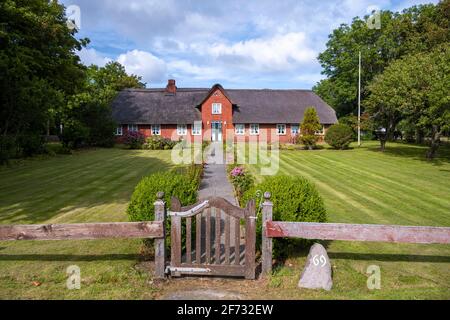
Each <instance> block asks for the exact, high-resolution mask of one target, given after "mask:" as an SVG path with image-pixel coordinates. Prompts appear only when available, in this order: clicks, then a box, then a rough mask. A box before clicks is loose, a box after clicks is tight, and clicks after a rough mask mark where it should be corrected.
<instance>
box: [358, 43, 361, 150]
mask: <svg viewBox="0 0 450 320" xmlns="http://www.w3.org/2000/svg"><path fill="white" fill-rule="evenodd" d="M360 146H361V51H360V52H359V69H358V147H360Z"/></svg>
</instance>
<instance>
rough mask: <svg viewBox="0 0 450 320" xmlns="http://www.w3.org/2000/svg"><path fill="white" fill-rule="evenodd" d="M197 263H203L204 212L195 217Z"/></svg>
mask: <svg viewBox="0 0 450 320" xmlns="http://www.w3.org/2000/svg"><path fill="white" fill-rule="evenodd" d="M195 219H196V220H195V263H197V264H200V263H202V261H201V259H202V214H201V213H200V214H198V215H197V216H196V217H195Z"/></svg>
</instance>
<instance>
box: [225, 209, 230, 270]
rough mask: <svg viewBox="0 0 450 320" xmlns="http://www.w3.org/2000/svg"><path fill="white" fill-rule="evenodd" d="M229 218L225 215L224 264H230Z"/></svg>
mask: <svg viewBox="0 0 450 320" xmlns="http://www.w3.org/2000/svg"><path fill="white" fill-rule="evenodd" d="M230 237H231V235H230V216H229V215H228V214H226V213H225V264H230Z"/></svg>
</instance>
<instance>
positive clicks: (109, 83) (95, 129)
mask: <svg viewBox="0 0 450 320" xmlns="http://www.w3.org/2000/svg"><path fill="white" fill-rule="evenodd" d="M140 80H141V78H140V77H137V76H135V75H131V76H130V75H128V74H127V73H126V72H125V68H124V67H123V66H122V65H121V64H119V63H118V62H110V63H108V64H106V65H105V66H104V67H102V68H99V67H97V66H95V65H92V66H90V67H89V68H88V69H87V71H86V78H85V81H84V86H83V88H82V91H81V92H80V93H77V94H75V95H72V96H71V97H70V98H69V101H68V104H67V106H66V107H65V108H64V110H63V111H62V114H61V117H62V121H63V123H64V125H65V126H67V123H69V124H70V123H71V122H74V121H75V122H77V123H79V125H80V126H83V127H85V128H86V129H88V130H87V131H83V132H79V133H83V134H82V135H78V136H77V135H74V131H72V132H70V133H69V135H66V134H65V133H63V135H65V136H66V137H63V139H64V141H66V144H71V145H78V146H79V145H89V146H100V147H112V146H113V145H114V142H115V137H114V129H115V127H116V124H115V123H114V121H113V119H112V114H111V108H110V104H111V102H112V100H113V99H114V98H115V96H116V95H117V93H118V92H119V91H120V90H122V89H125V88H142V87H143V86H144V84H143V83H141V82H140ZM84 133H87V135H85V134H84ZM68 137H70V138H72V139H74V140H73V141H67V140H68Z"/></svg>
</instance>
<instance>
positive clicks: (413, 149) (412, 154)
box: [367, 142, 450, 166]
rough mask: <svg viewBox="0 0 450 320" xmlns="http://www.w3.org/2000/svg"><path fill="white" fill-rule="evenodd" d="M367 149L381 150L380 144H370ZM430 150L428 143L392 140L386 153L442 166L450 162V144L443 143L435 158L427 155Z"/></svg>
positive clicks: (387, 145)
mask: <svg viewBox="0 0 450 320" xmlns="http://www.w3.org/2000/svg"><path fill="white" fill-rule="evenodd" d="M367 150H369V151H373V152H380V153H381V151H380V147H379V146H369V147H367ZM427 151H428V146H427V145H423V144H422V145H419V144H410V143H404V142H391V143H389V142H388V143H387V144H386V149H385V151H384V153H385V154H386V155H390V156H394V157H402V158H409V159H413V160H419V161H424V162H427V163H430V164H432V165H434V166H441V165H443V164H446V163H450V144H449V143H442V145H441V146H440V148H439V149H438V151H437V154H436V157H435V158H434V159H433V160H429V159H427V157H426V153H427Z"/></svg>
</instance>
